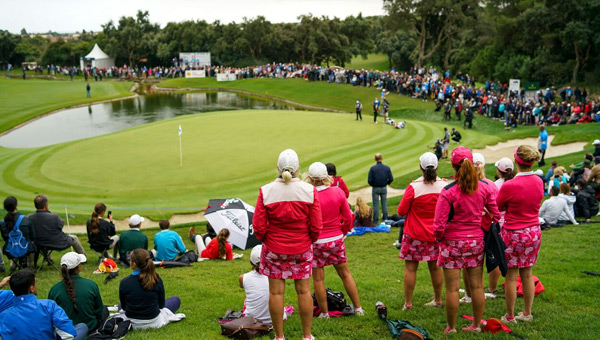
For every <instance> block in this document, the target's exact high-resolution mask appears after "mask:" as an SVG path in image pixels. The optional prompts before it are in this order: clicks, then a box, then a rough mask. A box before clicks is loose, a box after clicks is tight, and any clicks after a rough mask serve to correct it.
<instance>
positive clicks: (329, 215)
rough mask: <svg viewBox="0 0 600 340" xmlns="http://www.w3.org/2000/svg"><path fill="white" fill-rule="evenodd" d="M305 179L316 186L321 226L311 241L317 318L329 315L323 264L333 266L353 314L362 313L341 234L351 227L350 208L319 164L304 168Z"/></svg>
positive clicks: (325, 169) (322, 166) (325, 170)
mask: <svg viewBox="0 0 600 340" xmlns="http://www.w3.org/2000/svg"><path fill="white" fill-rule="evenodd" d="M306 181H307V182H308V183H310V184H312V185H313V186H314V187H315V188H316V189H317V194H318V196H319V203H320V204H321V216H322V217H323V218H322V221H323V229H321V233H320V234H319V239H318V240H317V241H316V242H314V243H313V264H312V266H313V286H314V289H315V297H316V299H317V303H318V305H319V308H320V309H321V315H319V317H321V318H329V310H328V307H327V292H326V291H325V267H326V266H333V267H334V268H335V270H336V272H337V273H338V275H339V277H340V279H342V282H343V283H344V288H345V289H346V293H347V294H348V296H350V300H352V303H353V304H354V307H355V314H356V315H364V314H365V311H364V310H363V309H362V307H361V306H360V299H359V297H358V290H357V289H356V283H355V282H354V278H353V277H352V274H351V273H350V269H348V263H347V258H346V246H345V245H344V237H345V236H346V234H347V233H348V232H349V231H350V229H352V211H351V210H350V207H349V206H348V201H347V200H346V197H345V195H344V193H343V192H342V190H340V189H339V188H336V187H332V186H330V185H331V177H330V176H329V175H328V174H327V167H326V166H325V164H323V163H319V162H317V163H313V164H311V165H310V167H309V168H308V178H307V179H306Z"/></svg>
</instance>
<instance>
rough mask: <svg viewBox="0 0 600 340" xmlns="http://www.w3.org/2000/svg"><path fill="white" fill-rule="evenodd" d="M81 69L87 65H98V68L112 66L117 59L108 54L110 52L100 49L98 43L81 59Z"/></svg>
mask: <svg viewBox="0 0 600 340" xmlns="http://www.w3.org/2000/svg"><path fill="white" fill-rule="evenodd" d="M80 66H81V69H83V68H84V67H87V66H91V67H97V68H105V67H106V68H110V67H113V66H115V60H114V59H113V58H111V57H109V56H108V54H106V53H104V51H102V50H101V49H100V46H98V44H95V45H94V48H92V51H91V52H90V53H89V54H88V55H86V56H85V57H81V60H80Z"/></svg>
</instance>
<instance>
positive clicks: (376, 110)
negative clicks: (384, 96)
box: [373, 97, 381, 124]
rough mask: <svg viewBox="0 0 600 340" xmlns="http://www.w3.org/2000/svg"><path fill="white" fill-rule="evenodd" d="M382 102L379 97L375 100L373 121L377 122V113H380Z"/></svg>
mask: <svg viewBox="0 0 600 340" xmlns="http://www.w3.org/2000/svg"><path fill="white" fill-rule="evenodd" d="M380 104H381V102H380V101H379V99H377V97H375V100H373V123H375V124H377V115H378V114H379V105H380Z"/></svg>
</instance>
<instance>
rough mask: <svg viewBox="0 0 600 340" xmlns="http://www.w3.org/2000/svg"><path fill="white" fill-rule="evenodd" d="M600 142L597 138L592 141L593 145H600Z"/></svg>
mask: <svg viewBox="0 0 600 340" xmlns="http://www.w3.org/2000/svg"><path fill="white" fill-rule="evenodd" d="M598 144H600V139H596V140H595V141H593V142H592V145H598Z"/></svg>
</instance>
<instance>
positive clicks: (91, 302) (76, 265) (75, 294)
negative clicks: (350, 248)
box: [48, 252, 108, 332]
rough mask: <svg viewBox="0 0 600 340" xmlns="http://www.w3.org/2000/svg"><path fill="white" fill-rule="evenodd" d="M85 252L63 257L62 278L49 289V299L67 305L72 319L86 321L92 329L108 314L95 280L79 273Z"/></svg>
mask: <svg viewBox="0 0 600 340" xmlns="http://www.w3.org/2000/svg"><path fill="white" fill-rule="evenodd" d="M85 261H86V257H85V255H81V254H77V253H75V252H68V253H66V254H65V255H63V257H62V258H61V259H60V266H61V274H62V278H63V280H62V281H61V282H58V283H57V284H55V285H54V287H52V288H51V289H50V293H48V299H49V300H53V301H56V303H57V304H58V305H59V306H60V307H61V308H62V309H64V311H65V313H67V316H68V317H69V319H71V320H73V323H76V324H79V323H84V324H86V326H87V328H88V330H89V332H92V331H94V330H96V328H98V327H99V326H100V325H101V324H102V322H103V321H104V320H105V319H106V317H107V316H108V310H107V309H106V308H105V307H104V304H103V303H102V296H101V295H100V289H99V288H98V285H97V284H96V282H94V281H92V280H89V279H85V278H83V277H81V276H79V273H80V272H81V269H82V268H83V266H82V263H85Z"/></svg>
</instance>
